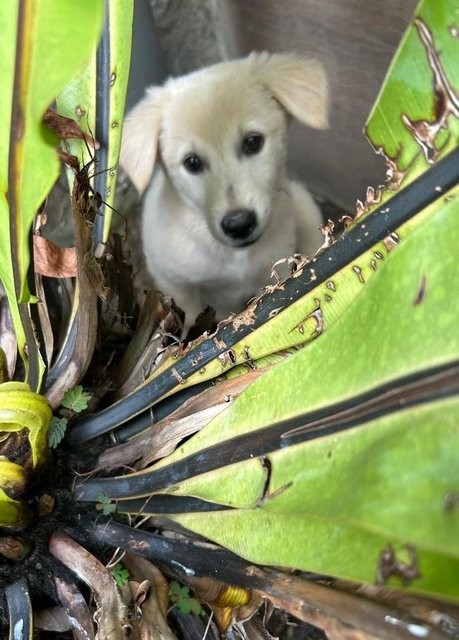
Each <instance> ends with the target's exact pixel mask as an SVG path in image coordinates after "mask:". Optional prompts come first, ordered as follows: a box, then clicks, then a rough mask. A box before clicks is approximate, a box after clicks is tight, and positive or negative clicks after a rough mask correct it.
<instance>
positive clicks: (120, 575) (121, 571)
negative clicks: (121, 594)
mask: <svg viewBox="0 0 459 640" xmlns="http://www.w3.org/2000/svg"><path fill="white" fill-rule="evenodd" d="M111 574H112V576H113V577H114V578H115V581H116V584H117V585H118V586H119V587H120V588H121V587H124V585H125V584H127V583H128V581H129V577H130V576H129V571H128V570H127V569H125V568H124V567H123V566H122V565H121V564H116V565H115V567H114V568H113V569H112V572H111Z"/></svg>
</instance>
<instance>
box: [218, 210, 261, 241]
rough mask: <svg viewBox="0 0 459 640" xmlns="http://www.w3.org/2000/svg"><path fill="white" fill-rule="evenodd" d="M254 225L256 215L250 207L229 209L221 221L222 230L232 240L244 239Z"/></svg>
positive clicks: (255, 224)
mask: <svg viewBox="0 0 459 640" xmlns="http://www.w3.org/2000/svg"><path fill="white" fill-rule="evenodd" d="M256 226H257V216H256V214H255V211H251V210H250V209H237V210H236V211H229V212H228V213H227V214H226V215H225V217H224V218H223V220H222V222H221V227H222V229H223V232H224V233H225V235H227V236H228V237H229V238H231V239H232V240H245V239H246V238H248V237H249V236H250V234H251V233H252V231H253V230H254V229H255V228H256Z"/></svg>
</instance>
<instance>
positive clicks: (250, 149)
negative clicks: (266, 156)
mask: <svg viewBox="0 0 459 640" xmlns="http://www.w3.org/2000/svg"><path fill="white" fill-rule="evenodd" d="M264 142H265V139H264V137H263V136H262V135H261V133H250V134H249V135H248V136H246V137H245V138H244V140H243V141H242V152H243V153H245V155H246V156H253V155H255V154H256V153H259V152H260V151H261V149H262V147H263V144H264Z"/></svg>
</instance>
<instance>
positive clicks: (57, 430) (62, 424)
mask: <svg viewBox="0 0 459 640" xmlns="http://www.w3.org/2000/svg"><path fill="white" fill-rule="evenodd" d="M91 398H92V396H91V394H90V393H88V392H87V391H84V390H83V387H82V386H81V384H78V385H77V386H76V387H72V388H71V389H67V391H66V392H65V393H64V397H63V398H62V403H61V407H60V408H59V410H58V414H59V415H57V416H53V418H52V419H51V424H50V426H49V430H48V444H49V446H50V447H51V449H55V448H56V447H57V445H58V444H59V443H60V442H61V441H62V440H63V438H64V435H65V432H66V430H67V427H68V423H69V420H70V419H71V418H73V416H74V415H75V414H77V413H81V412H82V411H84V410H85V409H87V408H88V402H89V400H91Z"/></svg>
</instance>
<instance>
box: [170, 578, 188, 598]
mask: <svg viewBox="0 0 459 640" xmlns="http://www.w3.org/2000/svg"><path fill="white" fill-rule="evenodd" d="M189 593H190V589H189V588H188V587H184V586H182V585H180V584H179V583H178V582H176V581H175V580H172V581H171V582H170V583H169V595H170V596H171V597H173V596H175V597H176V598H184V597H185V598H186V597H187V596H188V595H189Z"/></svg>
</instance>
